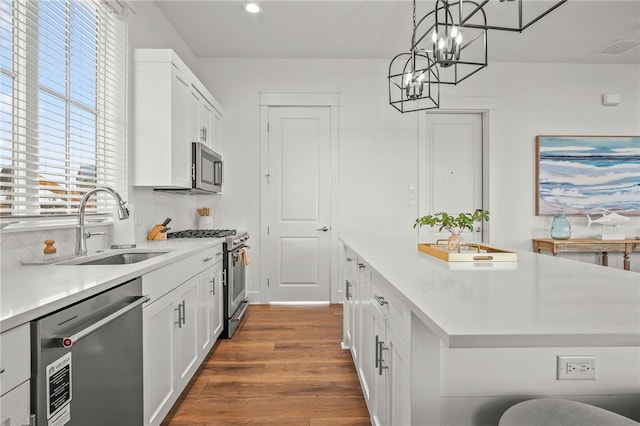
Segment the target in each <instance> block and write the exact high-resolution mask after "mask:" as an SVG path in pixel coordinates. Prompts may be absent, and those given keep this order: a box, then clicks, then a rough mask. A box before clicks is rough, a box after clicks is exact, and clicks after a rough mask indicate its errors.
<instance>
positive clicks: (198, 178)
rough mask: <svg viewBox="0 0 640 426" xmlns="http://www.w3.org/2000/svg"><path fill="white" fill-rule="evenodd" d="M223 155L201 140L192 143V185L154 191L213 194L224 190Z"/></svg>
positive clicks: (155, 189)
mask: <svg viewBox="0 0 640 426" xmlns="http://www.w3.org/2000/svg"><path fill="white" fill-rule="evenodd" d="M222 174H223V170H222V157H221V156H220V154H218V153H216V152H215V151H213V150H212V149H211V148H209V147H208V146H206V145H205V144H203V143H201V142H192V143H191V187H190V188H183V187H174V186H172V187H162V188H154V189H153V190H154V191H159V192H169V193H174V194H187V195H198V194H213V193H216V192H221V191H222Z"/></svg>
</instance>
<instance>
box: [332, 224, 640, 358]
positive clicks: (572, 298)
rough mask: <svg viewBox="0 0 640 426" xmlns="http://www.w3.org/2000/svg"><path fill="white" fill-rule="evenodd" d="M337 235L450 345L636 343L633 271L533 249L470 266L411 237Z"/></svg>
mask: <svg viewBox="0 0 640 426" xmlns="http://www.w3.org/2000/svg"><path fill="white" fill-rule="evenodd" d="M341 240H342V241H343V242H344V243H345V244H346V245H347V246H348V247H350V248H352V249H353V250H354V251H355V252H356V253H357V254H358V257H359V259H362V260H364V261H365V262H366V263H368V264H369V265H370V266H371V267H372V268H373V269H374V270H376V271H377V272H378V273H379V274H380V275H381V276H382V277H383V278H384V279H385V280H386V281H388V282H389V283H391V285H392V286H394V287H395V288H396V289H397V290H398V291H399V293H401V295H402V296H403V298H404V299H405V302H406V303H407V305H408V306H409V307H410V309H411V310H412V311H413V312H414V313H415V315H417V316H418V317H419V318H420V319H422V321H424V322H425V324H426V325H427V326H429V327H430V328H431V329H432V330H433V331H434V332H435V333H436V334H437V335H438V336H439V337H440V339H441V340H442V341H443V342H444V344H446V345H448V346H449V347H452V348H460V347H559V346H562V347H577V346H584V347H589V346H640V274H638V273H636V272H630V271H623V270H620V269H615V268H607V267H603V266H599V265H595V264H588V263H584V262H578V261H574V260H567V259H562V258H558V257H552V256H549V255H544V254H535V253H533V252H518V261H517V262H509V263H507V262H501V263H497V262H496V263H494V264H493V266H490V265H486V264H485V266H477V267H475V268H474V267H473V264H472V263H471V264H470V263H466V262H465V263H463V264H461V263H458V262H445V261H442V260H440V259H437V258H435V257H432V256H430V255H428V254H425V253H422V252H419V251H418V250H417V240H415V239H413V238H408V239H393V238H388V239H387V238H372V237H355V236H354V237H351V236H348V237H342V238H341ZM500 248H504V247H500ZM507 249H508V248H507ZM464 268H472V269H471V270H468V269H467V270H464Z"/></svg>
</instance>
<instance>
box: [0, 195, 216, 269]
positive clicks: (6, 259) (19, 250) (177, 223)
mask: <svg viewBox="0 0 640 426" xmlns="http://www.w3.org/2000/svg"><path fill="white" fill-rule="evenodd" d="M214 200H215V199H214V198H213V197H211V196H187V195H176V194H164V193H158V192H154V191H153V190H152V189H150V188H132V189H131V190H130V192H129V197H128V200H127V204H128V205H129V206H130V207H131V209H130V211H131V217H130V218H129V219H127V220H131V221H133V224H134V226H133V233H134V236H133V241H141V240H144V239H145V238H146V235H147V232H148V231H149V230H150V229H151V227H152V226H153V225H154V224H156V223H162V221H164V219H165V218H167V217H170V218H171V223H170V224H169V226H170V227H171V228H172V230H183V229H192V228H195V227H196V226H197V222H196V218H197V215H196V210H195V209H196V208H197V207H209V208H211V207H213V205H214ZM115 220H116V221H118V219H117V218H116V219H115ZM216 222H217V221H216V218H215V211H214V220H213V226H217V223H216ZM129 225H130V224H129ZM116 226H117V225H116ZM87 230H88V231H90V232H105V234H104V235H94V236H92V237H91V238H88V239H87V249H88V252H89V253H95V252H96V251H97V250H105V249H108V248H109V247H111V245H112V244H113V240H114V225H112V224H111V223H109V224H104V225H88V226H87ZM44 240H55V246H56V248H57V252H56V256H58V257H59V258H64V257H70V256H72V255H73V252H74V250H75V241H76V229H75V227H74V226H66V227H60V228H55V229H51V228H49V229H34V230H30V231H20V232H17V231H12V232H6V231H3V232H0V263H1V266H2V268H3V269H4V268H10V267H14V266H18V265H20V262H21V261H22V260H23V259H32V258H41V257H42V256H43V249H44V247H45V244H44Z"/></svg>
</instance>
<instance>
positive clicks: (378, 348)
mask: <svg viewBox="0 0 640 426" xmlns="http://www.w3.org/2000/svg"><path fill="white" fill-rule="evenodd" d="M378 364H380V338H379V337H378V335H377V334H376V368H378Z"/></svg>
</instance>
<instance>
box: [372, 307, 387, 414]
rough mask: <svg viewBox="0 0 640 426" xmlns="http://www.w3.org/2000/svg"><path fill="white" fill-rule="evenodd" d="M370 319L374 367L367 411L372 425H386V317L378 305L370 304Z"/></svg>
mask: <svg viewBox="0 0 640 426" xmlns="http://www.w3.org/2000/svg"><path fill="white" fill-rule="evenodd" d="M371 312H372V315H371V321H372V328H373V333H374V345H373V346H374V355H375V359H374V368H373V376H372V379H371V380H372V384H373V386H372V390H371V401H372V404H370V405H369V412H370V413H371V423H372V424H373V425H374V426H382V425H388V424H389V419H388V413H389V399H388V390H387V386H388V376H389V354H388V352H389V342H388V341H387V319H386V318H385V317H384V315H383V314H382V312H381V311H380V309H379V308H378V306H376V305H375V304H373V303H372V305H371Z"/></svg>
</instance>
